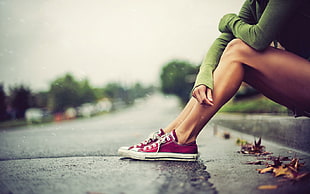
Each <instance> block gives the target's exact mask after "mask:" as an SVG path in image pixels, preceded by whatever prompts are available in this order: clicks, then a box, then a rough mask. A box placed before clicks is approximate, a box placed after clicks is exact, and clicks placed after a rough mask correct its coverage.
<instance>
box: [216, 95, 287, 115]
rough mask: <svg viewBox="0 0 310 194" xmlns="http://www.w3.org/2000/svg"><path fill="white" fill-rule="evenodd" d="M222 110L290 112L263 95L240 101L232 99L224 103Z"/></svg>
mask: <svg viewBox="0 0 310 194" xmlns="http://www.w3.org/2000/svg"><path fill="white" fill-rule="evenodd" d="M220 111H221V112H238V113H286V114H287V113H288V109H287V108H286V107H284V106H282V105H280V104H277V103H276V102H273V101H271V100H269V99H268V98H266V97H264V96H262V95H259V96H257V97H255V98H248V99H244V100H239V101H233V100H231V101H229V102H228V103H227V104H226V105H224V106H223V107H222V108H221V110H220Z"/></svg>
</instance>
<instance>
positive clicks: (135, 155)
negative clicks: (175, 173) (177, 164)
mask: <svg viewBox="0 0 310 194" xmlns="http://www.w3.org/2000/svg"><path fill="white" fill-rule="evenodd" d="M129 154H130V155H129V157H130V158H132V159H137V160H171V161H197V160H198V157H199V154H182V153H169V152H159V153H147V152H137V151H133V150H129Z"/></svg>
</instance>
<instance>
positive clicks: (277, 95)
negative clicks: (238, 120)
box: [176, 39, 310, 143]
mask: <svg viewBox="0 0 310 194" xmlns="http://www.w3.org/2000/svg"><path fill="white" fill-rule="evenodd" d="M243 80H245V81H246V82H248V83H249V84H250V85H252V86H253V87H255V88H257V89H258V90H260V91H261V92H262V93H263V94H264V95H266V96H267V97H269V98H271V99H272V100H274V101H276V102H278V103H280V104H282V105H285V106H287V107H288V108H291V109H301V110H307V111H309V110H310V92H309V91H310V62H309V61H307V60H305V59H303V58H301V57H299V56H297V55H294V54H292V53H289V52H287V51H283V50H279V49H274V48H267V49H266V50H265V51H264V52H257V51H255V50H254V49H252V48H251V47H249V46H248V45H246V44H245V43H244V42H243V41H241V40H239V39H235V40H233V41H231V43H229V45H228V46H227V48H226V49H225V51H224V53H223V55H222V58H221V60H220V63H219V65H218V67H217V68H216V70H215V72H214V90H213V99H214V106H203V105H200V104H199V103H198V102H197V101H196V103H194V106H193V108H192V110H191V111H190V113H189V114H188V116H187V117H186V118H185V119H184V121H183V122H182V123H181V124H180V125H179V126H178V127H177V128H176V133H177V136H178V138H179V143H189V142H192V141H194V140H196V138H197V136H198V134H199V132H200V131H201V129H202V128H203V127H204V126H205V124H206V123H207V122H208V121H209V120H210V119H211V118H212V116H213V115H214V114H215V113H216V112H217V111H218V109H219V108H220V107H221V106H222V105H223V104H225V103H226V102H227V101H228V100H229V99H230V98H231V97H232V96H233V95H234V94H235V93H236V91H237V90H238V88H239V87H240V85H241V83H242V81H243Z"/></svg>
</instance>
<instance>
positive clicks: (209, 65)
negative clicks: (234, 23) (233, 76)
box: [194, 33, 234, 89]
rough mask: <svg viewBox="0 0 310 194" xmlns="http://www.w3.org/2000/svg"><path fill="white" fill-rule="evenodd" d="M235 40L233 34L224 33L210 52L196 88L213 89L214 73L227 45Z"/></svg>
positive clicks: (214, 43)
mask: <svg viewBox="0 0 310 194" xmlns="http://www.w3.org/2000/svg"><path fill="white" fill-rule="evenodd" d="M233 38H234V36H233V35H232V34H231V33H222V34H221V35H220V36H219V37H218V38H217V39H216V40H215V41H214V42H213V44H212V45H211V47H210V49H209V50H208V52H207V54H206V56H205V58H204V60H203V62H202V64H201V66H200V69H199V73H198V75H197V78H196V82H195V85H194V88H195V87H197V86H199V85H206V86H207V87H208V88H211V89H213V75H212V74H213V71H214V69H215V68H216V66H217V65H218V63H219V61H220V58H221V55H222V53H223V51H224V49H225V47H226V45H227V44H228V43H229V42H230V41H231V40H232V39H233Z"/></svg>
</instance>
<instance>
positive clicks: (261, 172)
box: [256, 166, 274, 174]
mask: <svg viewBox="0 0 310 194" xmlns="http://www.w3.org/2000/svg"><path fill="white" fill-rule="evenodd" d="M273 168H274V167H272V166H270V167H268V168H264V169H256V170H257V171H258V173H260V174H265V173H267V172H273Z"/></svg>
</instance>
